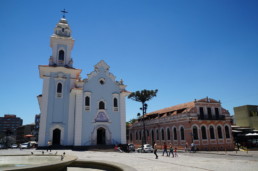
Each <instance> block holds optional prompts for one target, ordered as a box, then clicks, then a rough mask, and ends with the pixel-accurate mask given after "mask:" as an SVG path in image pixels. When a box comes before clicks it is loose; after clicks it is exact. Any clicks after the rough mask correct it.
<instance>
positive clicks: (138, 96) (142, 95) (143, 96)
mask: <svg viewBox="0 0 258 171" xmlns="http://www.w3.org/2000/svg"><path fill="white" fill-rule="evenodd" d="M157 92H158V90H157V89H156V90H146V89H144V90H141V91H136V92H132V93H131V94H130V95H129V96H128V99H132V100H134V101H137V102H141V103H142V107H141V108H140V110H142V123H143V141H142V148H143V144H145V143H146V136H145V124H144V115H145V114H146V111H147V107H148V105H147V104H146V102H147V101H149V100H151V99H152V98H153V97H155V96H156V95H157Z"/></svg>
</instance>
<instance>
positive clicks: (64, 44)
mask: <svg viewBox="0 0 258 171" xmlns="http://www.w3.org/2000/svg"><path fill="white" fill-rule="evenodd" d="M71 32H72V31H71V29H70V27H69V25H68V22H67V20H66V19H65V18H61V19H60V21H59V23H58V24H57V25H56V27H55V30H54V34H53V35H52V36H51V39H50V47H51V48H52V56H50V58H49V65H50V66H64V67H68V68H72V67H73V60H72V58H71V51H72V49H73V44H74V40H73V39H72V37H71Z"/></svg>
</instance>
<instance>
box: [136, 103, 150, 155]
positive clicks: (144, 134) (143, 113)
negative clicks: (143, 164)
mask: <svg viewBox="0 0 258 171" xmlns="http://www.w3.org/2000/svg"><path fill="white" fill-rule="evenodd" d="M147 108H148V105H147V104H146V103H143V104H142V107H141V108H140V110H142V125H143V138H142V151H143V146H144V144H146V131H145V122H144V115H145V114H146V111H147ZM137 115H138V116H140V115H141V114H140V113H138V114H137Z"/></svg>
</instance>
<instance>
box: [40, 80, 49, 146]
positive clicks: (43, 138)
mask: <svg viewBox="0 0 258 171" xmlns="http://www.w3.org/2000/svg"><path fill="white" fill-rule="evenodd" d="M49 82H50V81H49V78H45V79H44V81H43V91H42V105H41V108H42V111H41V114H40V126H39V137H38V145H39V146H47V140H46V126H47V117H48V113H47V111H48V94H49V92H48V91H49Z"/></svg>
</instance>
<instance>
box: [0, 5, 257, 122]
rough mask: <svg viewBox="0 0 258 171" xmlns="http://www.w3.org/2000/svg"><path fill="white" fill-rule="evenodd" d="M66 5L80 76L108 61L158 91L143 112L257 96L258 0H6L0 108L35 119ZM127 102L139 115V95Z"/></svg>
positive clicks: (119, 73)
mask: <svg viewBox="0 0 258 171" xmlns="http://www.w3.org/2000/svg"><path fill="white" fill-rule="evenodd" d="M64 8H65V9H67V11H68V12H69V13H68V14H67V15H66V18H67V20H68V22H69V25H70V27H71V29H72V36H73V38H74V39H75V45H74V49H73V51H72V58H73V60H74V65H73V66H74V67H75V68H79V69H82V70H83V71H82V74H81V77H82V78H83V79H84V78H87V74H88V73H90V72H91V71H93V70H94V67H93V66H94V65H95V64H96V63H98V62H99V61H100V60H101V59H103V60H105V61H106V62H107V63H108V64H109V66H110V71H111V72H112V73H113V74H114V75H115V76H116V79H117V80H120V79H123V80H124V83H125V84H126V85H128V86H127V90H128V91H137V90H142V89H158V90H159V92H158V94H157V97H155V98H154V99H152V100H151V101H150V102H149V103H148V104H149V108H148V111H147V112H151V111H154V110H158V109H161V108H165V107H169V106H173V105H177V104H180V103H185V102H190V101H193V100H194V99H201V98H204V97H207V96H208V97H211V98H213V99H216V100H221V102H222V106H223V107H224V108H226V109H227V110H229V112H230V113H231V115H232V114H234V112H233V107H235V106H241V105H246V104H252V105H258V1H257V0H246V1H245V0H241V1H240V0H195V1H194V0H84V1H78V0H73V1H66V0H62V1H59V0H54V1H53V0H48V1H47V0H44V1H43V0H41V1H39V0H37V1H34V0H22V1H20V0H16V1H15V0H0V34H1V40H0V59H1V62H0V63H1V67H0V73H1V82H0V116H3V115H4V114H16V115H17V116H18V117H21V118H22V119H23V120H24V124H29V123H33V122H34V116H35V114H38V113H39V106H38V101H37V98H36V96H37V95H39V94H41V92H42V86H43V85H42V83H43V82H42V80H41V79H40V78H39V71H38V65H47V64H48V59H49V56H50V55H51V48H50V46H49V43H50V36H51V35H52V34H53V31H54V27H55V25H56V24H57V23H58V21H59V20H60V18H61V16H62V15H61V12H60V11H61V10H62V9H64ZM126 104H127V109H126V112H127V116H126V117H127V120H130V119H132V118H136V115H137V113H138V112H140V110H139V107H140V103H137V102H134V101H132V100H130V99H127V103H126Z"/></svg>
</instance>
